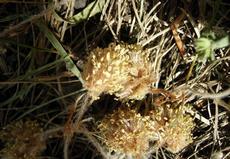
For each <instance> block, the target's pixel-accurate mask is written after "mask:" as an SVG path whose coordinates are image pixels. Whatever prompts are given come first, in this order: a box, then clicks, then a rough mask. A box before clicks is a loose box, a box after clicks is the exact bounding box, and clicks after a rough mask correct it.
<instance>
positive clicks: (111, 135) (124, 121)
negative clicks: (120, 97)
mask: <svg viewBox="0 0 230 159" xmlns="http://www.w3.org/2000/svg"><path fill="white" fill-rule="evenodd" d="M98 128H99V130H100V133H101V134H102V137H103V138H104V143H105V145H106V146H107V147H108V149H109V150H111V151H115V152H117V153H123V154H125V155H127V156H129V155H131V156H133V157H135V158H140V157H143V156H146V155H147V154H148V152H149V150H150V141H154V140H157V134H156V133H155V132H156V131H155V122H154V121H151V120H150V118H149V116H141V115H140V114H139V113H137V112H136V111H135V110H131V109H130V108H129V107H124V108H119V109H118V110H116V111H114V112H113V113H112V114H109V115H107V116H106V117H105V118H104V119H103V120H102V121H101V123H100V124H99V126H98Z"/></svg>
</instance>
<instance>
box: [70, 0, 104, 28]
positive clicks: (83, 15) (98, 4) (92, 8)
mask: <svg viewBox="0 0 230 159" xmlns="http://www.w3.org/2000/svg"><path fill="white" fill-rule="evenodd" d="M105 3H106V0H96V1H94V2H92V3H90V4H89V5H88V6H87V7H85V9H84V10H83V11H81V12H80V13H78V14H76V15H74V16H73V17H71V18H70V19H69V22H71V23H73V24H76V23H79V22H81V21H83V20H86V19H88V18H90V17H92V16H94V15H96V14H97V13H100V12H101V11H102V9H103V7H104V5H105Z"/></svg>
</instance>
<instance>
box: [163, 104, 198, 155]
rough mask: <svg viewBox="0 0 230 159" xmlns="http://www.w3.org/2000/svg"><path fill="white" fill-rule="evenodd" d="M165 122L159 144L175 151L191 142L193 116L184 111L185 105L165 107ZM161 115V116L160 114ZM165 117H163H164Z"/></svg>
mask: <svg viewBox="0 0 230 159" xmlns="http://www.w3.org/2000/svg"><path fill="white" fill-rule="evenodd" d="M166 109H167V110H166V112H167V113H166V112H164V113H166V114H167V122H166V123H165V125H162V128H163V133H161V141H159V143H160V145H162V146H163V147H164V148H166V149H167V150H168V151H170V152H172V153H177V152H179V151H181V150H182V149H183V148H185V147H186V146H188V145H189V144H190V143H192V141H193V140H192V130H193V128H194V122H193V118H192V117H191V116H190V115H188V114H186V113H185V110H186V109H189V108H188V107H185V106H180V107H179V108H174V109H173V108H166ZM162 117H163V116H162ZM164 118H165V117H164Z"/></svg>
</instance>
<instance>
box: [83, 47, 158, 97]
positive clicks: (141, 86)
mask: <svg viewBox="0 0 230 159" xmlns="http://www.w3.org/2000/svg"><path fill="white" fill-rule="evenodd" d="M83 79H84V81H85V83H84V87H85V88H86V89H87V90H88V91H89V95H90V96H92V97H93V99H98V98H99V96H100V95H101V94H102V93H106V94H114V95H116V96H117V97H118V98H119V99H136V100H140V99H143V97H144V96H145V95H146V94H147V93H149V92H150V88H151V85H152V83H153V82H154V81H155V77H154V70H153V67H152V65H151V62H150V60H149V52H148V50H143V49H142V48H141V47H140V46H139V45H128V44H118V45H116V44H114V43H112V44H110V45H109V47H107V48H104V49H101V48H97V49H95V50H93V51H92V52H91V53H90V56H89V57H88V61H87V63H86V65H85V67H84V72H83Z"/></svg>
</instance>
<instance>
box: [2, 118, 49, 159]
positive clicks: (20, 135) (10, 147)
mask: <svg viewBox="0 0 230 159" xmlns="http://www.w3.org/2000/svg"><path fill="white" fill-rule="evenodd" d="M0 139H1V140H2V141H4V142H5V143H6V145H5V148H3V149H2V150H1V151H0V153H1V156H2V157H3V158H8V159H36V158H38V156H39V154H40V153H41V152H42V151H43V150H44V149H45V147H46V143H45V140H44V138H43V130H42V129H41V128H40V126H39V124H38V123H37V122H36V121H30V120H28V121H26V122H23V121H18V122H16V123H12V124H9V125H7V126H6V127H5V128H4V129H3V130H2V131H1V132H0Z"/></svg>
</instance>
